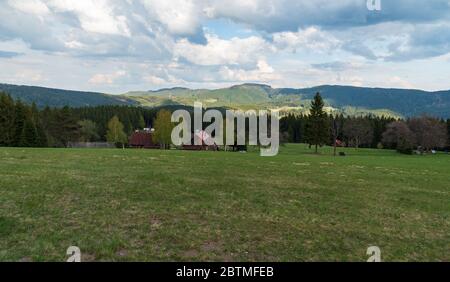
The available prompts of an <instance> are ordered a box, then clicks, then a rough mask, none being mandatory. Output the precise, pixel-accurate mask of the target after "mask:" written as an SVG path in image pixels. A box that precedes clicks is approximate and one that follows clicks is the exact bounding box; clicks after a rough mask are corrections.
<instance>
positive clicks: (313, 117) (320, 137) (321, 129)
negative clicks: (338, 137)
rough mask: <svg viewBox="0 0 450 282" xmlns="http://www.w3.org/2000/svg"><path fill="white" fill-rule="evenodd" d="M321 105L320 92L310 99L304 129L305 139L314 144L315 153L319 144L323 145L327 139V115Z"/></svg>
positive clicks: (322, 103) (322, 104)
mask: <svg viewBox="0 0 450 282" xmlns="http://www.w3.org/2000/svg"><path fill="white" fill-rule="evenodd" d="M323 107H324V102H323V100H322V97H321V96H320V93H317V94H316V96H314V99H313V100H312V101H311V109H310V113H309V117H308V122H307V130H306V139H307V141H308V143H309V144H310V145H313V146H315V152H316V153H318V147H319V146H323V145H325V144H326V143H327V142H328V141H329V124H328V116H327V113H326V112H325V111H324V110H323Z"/></svg>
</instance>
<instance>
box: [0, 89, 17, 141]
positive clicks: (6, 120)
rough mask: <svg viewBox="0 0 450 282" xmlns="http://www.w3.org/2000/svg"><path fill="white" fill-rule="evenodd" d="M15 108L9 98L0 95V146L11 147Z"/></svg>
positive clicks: (2, 94) (3, 94) (5, 95)
mask: <svg viewBox="0 0 450 282" xmlns="http://www.w3.org/2000/svg"><path fill="white" fill-rule="evenodd" d="M14 116H15V106H14V101H13V99H12V98H11V96H9V95H7V94H5V93H0V146H12V145H13V141H14V135H15V127H14Z"/></svg>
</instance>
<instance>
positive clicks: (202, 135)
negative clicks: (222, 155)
mask: <svg viewBox="0 0 450 282" xmlns="http://www.w3.org/2000/svg"><path fill="white" fill-rule="evenodd" d="M198 143H201V144H202V145H195V144H198ZM208 144H213V145H208ZM183 150H190V151H218V150H219V147H218V146H217V145H216V143H214V142H213V141H212V137H211V135H209V134H208V133H207V132H206V131H204V130H199V131H196V132H194V133H192V137H191V143H190V144H187V145H183Z"/></svg>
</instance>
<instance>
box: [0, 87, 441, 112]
mask: <svg viewBox="0 0 450 282" xmlns="http://www.w3.org/2000/svg"><path fill="white" fill-rule="evenodd" d="M0 91H3V92H7V93H9V94H10V95H11V96H12V97H13V98H15V99H21V100H22V101H24V102H27V103H32V102H34V103H36V104H37V106H39V107H45V106H52V107H62V106H65V105H68V106H71V107H82V106H98V105H130V106H144V107H164V106H192V105H193V103H194V102H195V101H198V102H202V103H203V105H204V106H206V107H226V108H235V109H243V110H246V109H274V108H276V109H279V110H281V111H284V112H307V111H308V108H309V103H310V100H311V99H312V98H313V96H314V95H315V94H316V93H317V92H320V94H321V95H322V97H323V98H324V100H325V104H326V109H327V110H328V111H330V112H331V111H334V112H336V111H340V112H343V113H345V114H349V115H355V114H376V115H388V116H395V117H409V116H417V115H421V114H429V115H433V116H436V117H440V118H450V90H447V91H436V92H428V91H423V90H414V89H387V88H367V87H353V86H335V85H323V86H317V87H311V88H301V89H294V88H272V87H271V86H269V85H262V84H243V85H236V86H232V87H229V88H222V89H215V90H209V89H188V88H181V87H177V88H170V89H161V90H157V91H139V92H128V93H124V94H121V95H109V94H104V93H96V92H81V91H70V90H60V89H52V88H44V87H35V86H18V85H10V84H0Z"/></svg>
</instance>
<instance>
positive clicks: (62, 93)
mask: <svg viewBox="0 0 450 282" xmlns="http://www.w3.org/2000/svg"><path fill="white" fill-rule="evenodd" d="M2 91H3V92H6V93H8V94H9V95H11V97H13V98H14V99H16V100H17V99H20V100H21V101H23V102H25V103H29V104H31V103H33V102H34V103H36V105H37V106H38V107H40V108H42V107H45V106H50V107H64V106H71V107H85V106H100V105H137V102H136V101H134V100H132V99H129V98H127V97H124V96H114V95H107V94H102V93H96V92H83V91H72V90H61V89H54V88H46V87H38V86H25V85H12V84H0V92H2Z"/></svg>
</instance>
